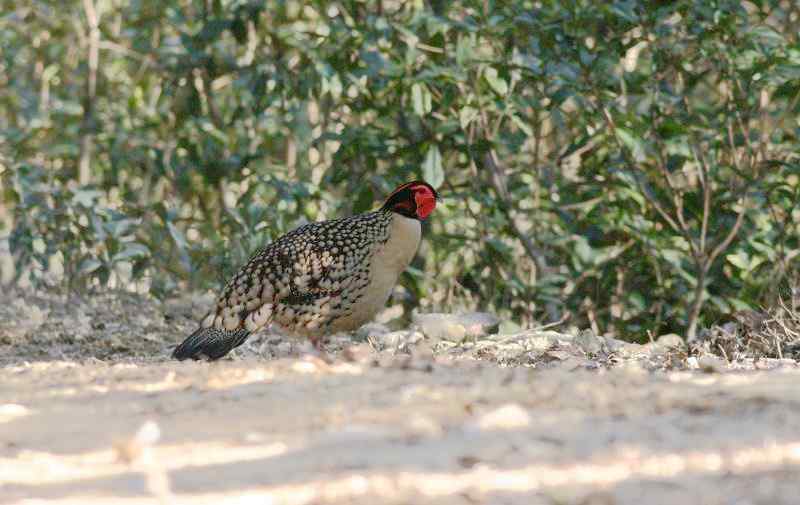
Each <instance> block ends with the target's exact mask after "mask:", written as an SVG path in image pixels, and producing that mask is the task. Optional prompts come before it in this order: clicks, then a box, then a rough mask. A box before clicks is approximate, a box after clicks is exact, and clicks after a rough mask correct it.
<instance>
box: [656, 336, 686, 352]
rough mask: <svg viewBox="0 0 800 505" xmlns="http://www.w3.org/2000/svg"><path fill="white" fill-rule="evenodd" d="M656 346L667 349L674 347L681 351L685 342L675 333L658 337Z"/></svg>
mask: <svg viewBox="0 0 800 505" xmlns="http://www.w3.org/2000/svg"><path fill="white" fill-rule="evenodd" d="M656 344H658V345H659V346H661V347H664V348H667V349H670V348H675V347H677V348H679V349H682V348H684V347H686V342H685V341H684V340H683V338H681V336H680V335H677V334H675V333H667V334H665V335H661V336H660V337H658V339H656Z"/></svg>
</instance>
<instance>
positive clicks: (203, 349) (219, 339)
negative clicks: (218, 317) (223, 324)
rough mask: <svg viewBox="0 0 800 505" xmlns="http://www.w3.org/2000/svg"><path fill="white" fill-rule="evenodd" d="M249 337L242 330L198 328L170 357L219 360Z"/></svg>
mask: <svg viewBox="0 0 800 505" xmlns="http://www.w3.org/2000/svg"><path fill="white" fill-rule="evenodd" d="M249 335H250V332H249V331H248V330H246V329H244V328H238V329H236V330H230V331H229V330H220V329H219V328H214V327H213V326H212V327H210V328H198V329H197V331H195V332H194V333H192V334H191V335H189V336H188V337H186V340H184V341H183V342H182V343H181V344H180V345H179V346H178V347H176V348H175V350H174V351H172V357H173V358H175V359H178V360H184V359H203V358H206V359H208V360H215V359H219V358H221V357H223V356H225V355H226V354H228V353H229V352H230V351H231V349H233V348H234V347H239V346H240V345H242V344H243V343H244V341H245V340H247V337H248V336H249Z"/></svg>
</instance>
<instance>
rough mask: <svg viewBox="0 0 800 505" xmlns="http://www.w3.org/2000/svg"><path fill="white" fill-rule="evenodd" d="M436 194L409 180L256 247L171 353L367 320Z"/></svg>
mask: <svg viewBox="0 0 800 505" xmlns="http://www.w3.org/2000/svg"><path fill="white" fill-rule="evenodd" d="M420 195H421V196H420ZM436 196H437V195H436V192H435V191H434V190H433V188H431V187H430V185H428V184H427V183H424V182H421V181H415V182H413V183H407V184H405V185H403V186H400V187H399V188H398V189H397V190H395V192H394V193H392V195H391V196H390V198H389V199H388V200H387V202H386V204H384V207H383V208H381V209H380V210H378V211H374V212H367V213H364V214H359V215H356V216H352V217H347V218H343V219H334V220H331V221H322V222H318V223H309V224H306V225H304V226H301V227H299V228H297V229H295V230H294V231H292V232H289V233H287V234H286V235H284V236H282V237H280V238H279V239H277V240H276V241H275V242H273V243H271V244H269V245H267V246H265V247H263V248H261V249H259V250H258V251H256V253H255V254H253V256H252V257H251V258H250V260H249V261H248V262H247V264H245V265H244V266H243V267H242V268H241V269H240V270H239V271H238V272H237V274H236V275H235V276H234V277H233V278H232V279H231V280H230V282H228V284H227V285H226V286H225V288H224V289H223V290H222V292H221V294H220V296H219V297H218V298H217V301H216V303H215V305H214V307H213V308H212V310H211V311H210V313H209V314H208V315H207V316H206V317H205V318H204V319H203V320H202V323H201V325H200V328H199V329H198V330H197V331H196V332H195V333H193V334H192V335H190V336H189V337H188V338H187V339H186V340H185V341H184V342H183V343H182V344H181V345H180V346H178V347H177V348H176V349H175V352H174V353H173V356H175V357H177V358H178V359H184V358H187V357H191V358H197V357H198V356H207V357H210V358H211V359H216V358H219V357H221V356H224V355H225V354H226V353H227V352H228V351H230V349H232V348H233V347H236V346H237V345H240V344H241V343H242V342H244V340H245V339H246V338H247V336H248V335H249V334H250V333H252V332H255V331H257V330H259V329H260V328H262V327H263V326H265V325H268V324H275V325H277V326H279V327H280V328H282V329H283V330H284V331H285V332H286V333H289V334H292V335H298V336H304V337H308V338H310V339H311V340H312V341H313V342H314V343H315V344H317V343H318V341H319V338H320V337H321V336H323V335H326V334H329V333H333V332H337V331H350V330H354V329H356V328H358V327H359V326H361V325H362V324H364V323H366V322H368V321H370V320H371V319H372V318H373V317H374V316H375V314H376V313H377V312H378V311H379V310H380V309H381V308H382V307H383V306H384V305H385V303H386V300H387V299H388V297H389V296H390V295H391V291H392V288H393V287H394V285H395V283H396V282H397V278H398V276H399V275H400V273H401V272H402V271H403V270H405V268H406V267H407V266H408V265H409V263H410V262H411V260H412V258H413V257H414V255H415V254H416V252H417V249H418V247H419V244H420V239H421V223H420V221H421V219H424V218H425V217H427V215H428V214H429V213H430V212H431V211H432V210H433V208H434V206H435V198H436ZM420 209H422V210H420Z"/></svg>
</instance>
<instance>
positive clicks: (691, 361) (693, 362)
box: [686, 356, 700, 370]
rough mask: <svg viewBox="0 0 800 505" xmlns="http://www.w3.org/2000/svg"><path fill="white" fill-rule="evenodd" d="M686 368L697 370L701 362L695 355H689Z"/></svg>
mask: <svg viewBox="0 0 800 505" xmlns="http://www.w3.org/2000/svg"><path fill="white" fill-rule="evenodd" d="M686 368H688V369H689V370H697V369H699V368H700V362H699V361H698V360H697V358H696V357H695V356H689V357H688V358H686Z"/></svg>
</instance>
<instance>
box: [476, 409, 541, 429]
mask: <svg viewBox="0 0 800 505" xmlns="http://www.w3.org/2000/svg"><path fill="white" fill-rule="evenodd" d="M530 424H531V416H530V414H528V411H527V410H525V409H524V408H522V407H521V406H520V405H519V404H516V403H509V404H506V405H503V406H502V407H500V408H498V409H495V410H492V411H491V412H487V413H486V414H483V415H482V416H481V417H480V418H479V419H478V420H477V421H476V422H475V427H476V428H478V429H481V430H514V429H520V428H527V427H528V426H530Z"/></svg>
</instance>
